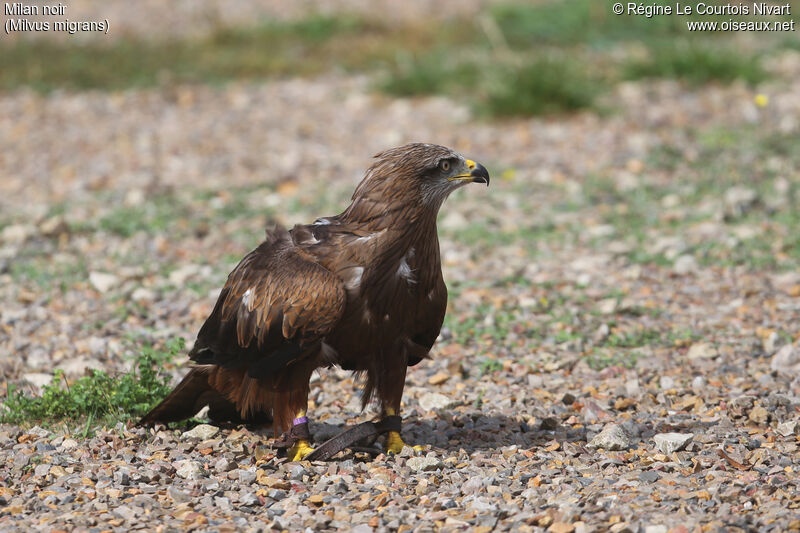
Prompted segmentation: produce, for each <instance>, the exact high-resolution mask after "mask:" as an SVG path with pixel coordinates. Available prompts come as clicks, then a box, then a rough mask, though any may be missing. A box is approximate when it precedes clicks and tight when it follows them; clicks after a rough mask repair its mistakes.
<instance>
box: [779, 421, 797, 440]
mask: <svg viewBox="0 0 800 533" xmlns="http://www.w3.org/2000/svg"><path fill="white" fill-rule="evenodd" d="M777 431H778V434H779V435H781V436H784V437H790V436H792V435H800V422H798V421H797V420H789V421H787V422H781V423H780V424H778V428H777Z"/></svg>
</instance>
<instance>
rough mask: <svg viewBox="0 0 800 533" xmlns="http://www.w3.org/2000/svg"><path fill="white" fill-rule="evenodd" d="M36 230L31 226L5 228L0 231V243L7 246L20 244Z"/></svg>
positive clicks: (16, 225) (19, 225)
mask: <svg viewBox="0 0 800 533" xmlns="http://www.w3.org/2000/svg"><path fill="white" fill-rule="evenodd" d="M35 232H36V229H35V228H34V227H33V226H28V225H22V224H14V225H11V226H6V227H5V228H3V231H0V241H2V242H4V243H7V244H21V243H23V242H25V241H26V240H27V239H28V237H30V236H31V235H33V234H34V233H35Z"/></svg>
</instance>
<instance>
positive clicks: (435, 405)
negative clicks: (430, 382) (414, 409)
mask: <svg viewBox="0 0 800 533" xmlns="http://www.w3.org/2000/svg"><path fill="white" fill-rule="evenodd" d="M451 403H452V401H451V400H450V398H449V397H447V396H445V395H444V394H441V393H438V392H428V393H425V394H423V395H422V396H420V398H419V406H420V407H422V408H423V409H424V410H425V411H435V410H436V409H445V408H447V407H449V406H450V404H451Z"/></svg>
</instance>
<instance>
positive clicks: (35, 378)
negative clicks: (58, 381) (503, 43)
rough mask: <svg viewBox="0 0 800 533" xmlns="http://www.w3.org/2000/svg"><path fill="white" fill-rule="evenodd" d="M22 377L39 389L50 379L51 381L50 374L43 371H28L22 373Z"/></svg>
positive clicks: (48, 382)
mask: <svg viewBox="0 0 800 533" xmlns="http://www.w3.org/2000/svg"><path fill="white" fill-rule="evenodd" d="M22 379H24V380H25V381H27V382H28V383H30V384H31V385H33V386H34V387H36V388H37V389H41V388H42V387H44V386H45V385H49V384H50V382H51V381H53V375H52V374H45V373H44V372H28V373H27V374H22Z"/></svg>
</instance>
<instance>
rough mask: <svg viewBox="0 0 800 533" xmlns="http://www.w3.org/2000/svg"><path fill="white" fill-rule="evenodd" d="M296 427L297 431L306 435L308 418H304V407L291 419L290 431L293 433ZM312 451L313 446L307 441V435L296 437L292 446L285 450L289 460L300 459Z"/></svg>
mask: <svg viewBox="0 0 800 533" xmlns="http://www.w3.org/2000/svg"><path fill="white" fill-rule="evenodd" d="M298 426H305V428H302V429H300V428H299V427H298ZM297 429H299V430H300V431H299V432H298V433H300V434H304V435H308V418H306V410H305V409H301V410H300V411H298V412H297V416H296V417H295V419H294V420H293V421H292V432H293V433H294V432H295V431H296V430H297ZM313 451H314V448H312V447H311V445H310V444H309V443H308V438H307V437H306V438H298V439H297V441H296V442H295V443H294V444H293V445H292V447H291V448H289V449H288V450H286V456H287V457H288V458H289V460H290V461H302V460H303V459H305V457H306V456H307V455H308V454H310V453H311V452H313Z"/></svg>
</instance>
